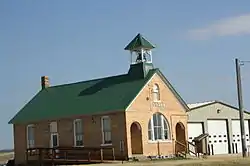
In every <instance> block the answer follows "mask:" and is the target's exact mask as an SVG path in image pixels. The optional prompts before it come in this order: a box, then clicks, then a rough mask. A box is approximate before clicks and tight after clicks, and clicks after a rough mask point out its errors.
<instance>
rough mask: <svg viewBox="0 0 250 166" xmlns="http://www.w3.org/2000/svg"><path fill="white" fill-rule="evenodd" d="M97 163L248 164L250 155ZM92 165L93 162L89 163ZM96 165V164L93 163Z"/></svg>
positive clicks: (140, 165) (161, 165)
mask: <svg viewBox="0 0 250 166" xmlns="http://www.w3.org/2000/svg"><path fill="white" fill-rule="evenodd" d="M98 165H103V166H104V165H105V166H106V165H113V166H250V157H248V158H244V159H243V158H242V157H240V156H230V155H226V156H215V157H214V156H213V157H209V158H207V159H190V160H164V161H142V162H124V163H123V164H122V163H121V162H116V163H112V164H110V163H105V164H98ZM91 166H94V164H91ZM95 166H96V164H95Z"/></svg>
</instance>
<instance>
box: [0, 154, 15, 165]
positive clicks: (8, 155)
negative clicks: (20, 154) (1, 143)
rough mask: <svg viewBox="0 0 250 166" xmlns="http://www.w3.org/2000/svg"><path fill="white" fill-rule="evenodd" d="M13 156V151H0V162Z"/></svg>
mask: <svg viewBox="0 0 250 166" xmlns="http://www.w3.org/2000/svg"><path fill="white" fill-rule="evenodd" d="M13 156H14V153H13V152H3V153H0V163H3V162H6V161H7V160H9V159H11V158H12V157H13Z"/></svg>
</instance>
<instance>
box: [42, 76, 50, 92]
mask: <svg viewBox="0 0 250 166" xmlns="http://www.w3.org/2000/svg"><path fill="white" fill-rule="evenodd" d="M41 85H42V89H45V88H48V87H49V77H48V76H42V77H41Z"/></svg>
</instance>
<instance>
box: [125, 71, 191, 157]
mask: <svg viewBox="0 0 250 166" xmlns="http://www.w3.org/2000/svg"><path fill="white" fill-rule="evenodd" d="M155 83H157V84H158V85H159V88H160V95H161V103H163V104H164V105H165V108H159V107H155V106H154V105H153V102H152V95H151V91H152V88H153V85H154V84H155ZM156 112H160V113H161V114H163V115H164V116H165V118H166V119H167V120H168V122H169V124H170V130H171V133H172V134H171V135H172V139H175V138H176V132H175V126H176V124H177V123H178V122H181V123H183V125H184V126H185V131H186V132H185V133H186V134H185V137H186V139H187V115H186V112H185V109H184V108H183V107H182V105H181V104H180V103H179V102H178V100H177V99H176V98H175V96H174V95H173V94H172V92H171V91H170V90H169V89H168V87H167V86H166V85H165V83H164V82H163V81H162V80H161V78H160V77H159V76H158V75H157V74H156V75H154V76H153V78H152V79H151V81H150V82H149V83H148V85H146V86H145V88H144V89H143V90H142V92H141V93H140V94H139V95H138V97H137V98H136V100H134V102H133V103H132V104H131V106H130V107H129V108H128V110H127V111H126V125H127V141H128V145H127V146H128V155H129V156H131V155H132V149H131V134H130V126H131V125H132V123H133V122H135V121H136V122H138V123H139V124H140V125H141V127H142V143H143V154H144V155H146V156H148V155H158V153H159V154H160V155H169V154H174V150H175V144H174V141H173V140H172V141H168V142H160V143H159V144H158V143H152V142H150V141H148V122H149V120H150V118H151V117H152V116H153V114H154V113H156Z"/></svg>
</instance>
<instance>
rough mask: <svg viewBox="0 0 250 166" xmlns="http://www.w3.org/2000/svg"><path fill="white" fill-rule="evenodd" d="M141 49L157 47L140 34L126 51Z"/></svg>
mask: <svg viewBox="0 0 250 166" xmlns="http://www.w3.org/2000/svg"><path fill="white" fill-rule="evenodd" d="M140 48H145V49H153V48H155V46H154V45H153V44H151V43H150V42H149V41H148V40H146V39H145V38H144V37H143V36H142V35H141V34H140V33H138V35H137V36H136V37H135V38H134V39H133V40H132V41H131V42H130V43H129V44H128V45H127V46H126V47H125V48H124V49H125V50H131V51H133V50H138V49H140Z"/></svg>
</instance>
